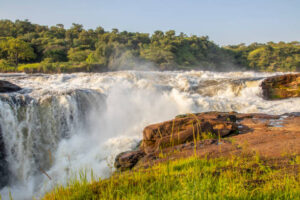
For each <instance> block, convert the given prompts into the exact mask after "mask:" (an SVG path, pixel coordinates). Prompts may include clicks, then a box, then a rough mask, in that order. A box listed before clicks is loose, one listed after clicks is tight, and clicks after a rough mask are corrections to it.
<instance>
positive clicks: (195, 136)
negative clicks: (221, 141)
mask: <svg viewBox="0 0 300 200" xmlns="http://www.w3.org/2000/svg"><path fill="white" fill-rule="evenodd" d="M235 121H236V117H235V115H232V114H230V113H219V112H209V113H200V114H189V115H182V116H179V117H176V118H175V119H173V120H170V121H166V122H162V123H159V124H153V125H150V126H147V127H146V128H145V129H144V131H143V141H142V150H143V151H144V152H145V153H147V154H148V153H151V152H155V151H158V150H159V149H162V148H166V147H168V146H174V145H179V144H183V143H186V142H191V141H195V140H199V139H203V138H207V139H208V138H218V137H224V136H227V135H229V134H231V133H235V132H236V131H237V125H236V122H235Z"/></svg>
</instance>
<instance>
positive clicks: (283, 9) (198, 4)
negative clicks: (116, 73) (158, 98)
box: [0, 0, 300, 45]
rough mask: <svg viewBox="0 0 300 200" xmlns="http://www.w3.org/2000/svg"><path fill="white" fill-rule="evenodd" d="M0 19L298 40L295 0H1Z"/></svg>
mask: <svg viewBox="0 0 300 200" xmlns="http://www.w3.org/2000/svg"><path fill="white" fill-rule="evenodd" d="M0 19H10V20H13V21H14V20H16V19H21V20H24V19H28V20H29V21H31V22H32V23H37V24H41V25H49V26H52V25H56V24H64V25H65V27H67V28H68V27H70V26H71V25H72V23H79V24H82V25H83V26H84V28H87V29H88V28H93V29H94V28H96V27H97V26H102V27H103V28H104V29H105V30H111V29H112V28H118V29H119V31H124V30H126V31H132V32H146V33H153V32H154V31H156V30H163V31H167V30H175V31H176V33H177V34H179V33H180V32H184V33H186V34H187V35H198V36H209V38H210V40H212V41H214V42H216V43H217V44H219V45H228V44H239V43H246V44H250V43H252V42H269V41H274V42H279V41H285V42H290V41H299V40H300V0H0Z"/></svg>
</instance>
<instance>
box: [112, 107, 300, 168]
mask: <svg viewBox="0 0 300 200" xmlns="http://www.w3.org/2000/svg"><path fill="white" fill-rule="evenodd" d="M299 144H300V114H299V113H292V114H284V115H267V114H239V113H233V112H232V113H222V112H207V113H198V114H187V115H181V116H177V117H176V118H175V119H173V120H170V121H166V122H162V123H158V124H152V125H149V126H147V127H145V129H144V131H143V140H142V143H141V145H140V146H139V148H138V149H137V150H135V151H129V152H124V153H121V154H119V155H118V156H117V157H116V162H115V167H116V168H117V169H120V170H121V171H123V170H126V169H131V168H133V167H135V168H138V167H147V166H149V165H151V164H153V163H156V162H163V161H166V160H172V159H176V158H180V157H187V156H193V155H195V154H196V155H198V156H206V157H217V156H226V155H232V154H234V155H235V154H241V153H245V152H250V153H259V154H260V155H263V156H266V157H272V158H273V157H280V156H282V155H283V154H286V153H292V154H295V153H296V154H299V155H300V145H299Z"/></svg>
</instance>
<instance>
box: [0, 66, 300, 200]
mask: <svg viewBox="0 0 300 200" xmlns="http://www.w3.org/2000/svg"><path fill="white" fill-rule="evenodd" d="M272 75H275V74H274V73H254V72H228V73H217V72H205V71H190V72H141V71H120V72H110V73H94V74H87V73H77V74H56V75H43V74H38V75H26V74H10V75H5V74H2V75H0V76H1V79H3V80H7V81H10V82H13V83H15V84H17V85H19V86H21V87H22V88H23V89H22V90H21V91H20V92H16V93H10V94H1V95H0V127H1V137H0V151H2V152H0V153H1V154H0V176H1V177H0V178H1V180H0V186H4V187H3V188H2V190H1V191H0V194H1V195H2V196H3V197H4V198H5V197H7V196H8V195H9V192H10V191H11V193H12V196H13V197H14V199H31V198H32V196H35V197H39V195H42V194H43V193H44V192H45V191H48V190H49V189H51V188H52V187H53V186H55V185H56V184H65V183H66V182H67V181H68V180H69V179H70V177H72V174H74V173H78V171H80V170H83V169H88V170H89V169H93V173H94V175H96V176H99V177H107V176H109V174H110V171H111V169H110V166H111V165H112V160H113V158H114V156H115V155H116V154H117V153H119V152H121V151H125V150H129V149H130V148H133V147H134V146H135V145H136V143H137V142H138V141H139V140H140V139H141V137H142V130H143V128H144V127H145V126H146V125H148V124H150V123H155V122H159V121H163V120H168V119H170V118H173V117H174V116H175V115H178V114H182V113H188V112H204V111H213V110H214V111H237V112H244V113H246V112H260V113H268V114H281V113H285V112H297V111H298V112H299V111H300V101H299V99H298V98H295V99H287V100H281V101H265V100H263V99H262V98H261V90H260V87H259V84H260V82H261V81H262V79H263V78H265V77H267V76H272ZM290 105H293V106H290Z"/></svg>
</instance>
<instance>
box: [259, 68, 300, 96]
mask: <svg viewBox="0 0 300 200" xmlns="http://www.w3.org/2000/svg"><path fill="white" fill-rule="evenodd" d="M261 87H262V90H263V96H264V98H265V99H268V100H275V99H285V98H291V97H300V73H299V74H286V75H280V76H274V77H269V78H267V79H265V80H264V81H263V82H262V84H261Z"/></svg>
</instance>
